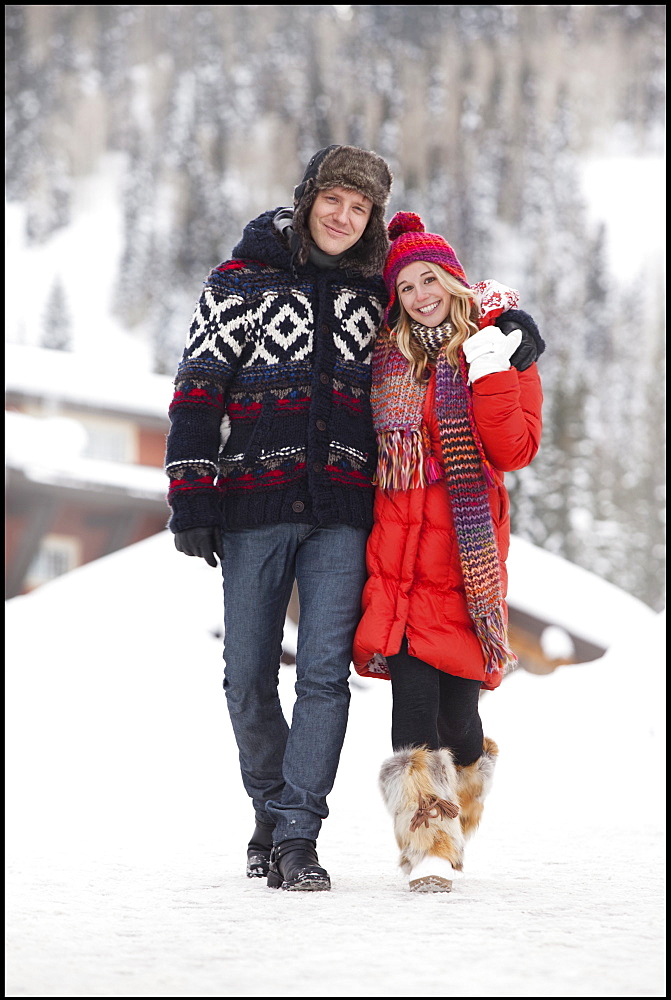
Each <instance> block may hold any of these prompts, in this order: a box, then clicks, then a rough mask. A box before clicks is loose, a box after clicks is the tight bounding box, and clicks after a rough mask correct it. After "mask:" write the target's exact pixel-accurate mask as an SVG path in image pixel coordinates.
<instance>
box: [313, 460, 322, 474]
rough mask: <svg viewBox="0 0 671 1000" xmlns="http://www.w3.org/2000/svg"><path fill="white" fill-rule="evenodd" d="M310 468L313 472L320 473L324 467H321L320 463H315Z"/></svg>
mask: <svg viewBox="0 0 671 1000" xmlns="http://www.w3.org/2000/svg"><path fill="white" fill-rule="evenodd" d="M312 468H313V469H314V471H315V472H322V471H323V469H324V466H323V465H322V463H321V462H315V463H314V465H313V466H312Z"/></svg>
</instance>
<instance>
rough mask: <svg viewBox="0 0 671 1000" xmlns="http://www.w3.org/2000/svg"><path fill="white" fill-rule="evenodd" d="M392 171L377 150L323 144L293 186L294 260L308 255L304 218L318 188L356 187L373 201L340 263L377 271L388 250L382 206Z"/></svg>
mask: <svg viewBox="0 0 671 1000" xmlns="http://www.w3.org/2000/svg"><path fill="white" fill-rule="evenodd" d="M391 183H392V175H391V171H390V169H389V167H388V166H387V164H386V162H385V161H384V160H383V159H382V157H381V156H378V155H377V153H372V152H369V151H368V150H367V149H359V147H358V146H339V145H332V146H325V147H324V149H320V150H318V152H316V153H315V154H314V156H313V157H312V159H311V160H310V162H309V163H308V165H307V167H306V169H305V173H304V175H303V179H302V181H301V183H300V184H298V185H297V187H296V188H295V189H294V215H293V230H294V233H295V234H296V236H297V237H298V239H299V241H300V250H299V253H298V262H299V263H301V264H304V263H305V261H306V260H307V258H308V252H309V246H310V231H309V228H308V219H309V216H310V211H311V209H312V206H313V204H314V201H315V198H316V197H317V192H318V191H326V190H328V188H333V187H344V188H348V189H349V190H351V191H358V192H359V194H363V195H365V196H366V197H367V198H370V200H371V201H372V202H373V209H372V212H371V215H370V219H369V220H368V225H367V226H366V230H365V232H364V234H363V236H362V237H361V239H360V240H359V241H358V242H357V243H355V244H354V246H353V247H350V249H349V250H348V251H347V252H346V253H345V255H344V258H343V266H344V267H355V268H357V269H358V270H360V271H362V272H363V273H364V274H366V275H372V274H381V273H382V268H383V266H384V262H385V259H386V256H387V252H388V250H389V236H388V234H387V227H386V225H385V221H384V210H385V208H386V207H387V202H388V201H389V194H390V191H391Z"/></svg>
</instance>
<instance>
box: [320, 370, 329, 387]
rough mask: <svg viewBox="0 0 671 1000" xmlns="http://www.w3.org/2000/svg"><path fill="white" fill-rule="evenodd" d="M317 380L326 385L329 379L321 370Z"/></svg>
mask: <svg viewBox="0 0 671 1000" xmlns="http://www.w3.org/2000/svg"><path fill="white" fill-rule="evenodd" d="M319 381H320V382H321V383H322V385H328V384H329V382H330V381H331V379H330V378H329V377H328V375H327V374H326V372H322V373H321V375H320V376H319Z"/></svg>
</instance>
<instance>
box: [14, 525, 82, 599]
mask: <svg viewBox="0 0 671 1000" xmlns="http://www.w3.org/2000/svg"><path fill="white" fill-rule="evenodd" d="M80 563H81V545H80V542H79V539H78V538H73V537H72V536H70V535H45V536H44V538H43V539H42V541H41V542H40V547H39V549H38V552H37V555H36V556H35V558H34V559H33V562H32V565H31V567H30V569H29V570H28V574H27V576H26V586H27V587H29V588H33V587H39V586H40V585H41V584H43V583H48V581H49V580H55V579H56V577H57V576H62V575H63V573H69V571H70V570H71V569H75V568H76V567H77V566H79V565H80Z"/></svg>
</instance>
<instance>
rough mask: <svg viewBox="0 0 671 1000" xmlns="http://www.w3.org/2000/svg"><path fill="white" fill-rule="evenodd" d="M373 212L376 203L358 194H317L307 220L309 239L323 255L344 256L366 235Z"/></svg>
mask: <svg viewBox="0 0 671 1000" xmlns="http://www.w3.org/2000/svg"><path fill="white" fill-rule="evenodd" d="M372 210H373V202H372V201H371V200H370V198H367V197H366V196H365V195H364V194H359V192H358V191H351V190H350V189H349V188H343V187H333V188H328V189H327V190H326V191H318V192H317V197H316V198H315V202H314V205H313V206H312V209H311V210H310V216H309V219H308V228H309V230H310V236H311V237H312V239H313V240H314V242H315V243H316V244H317V246H318V247H319V249H320V250H323V251H324V253H328V254H332V255H334V254H339V253H344V252H345V250H349V248H350V247H353V246H354V244H355V243H356V242H357V240H359V239H361V237H362V236H363V232H364V229H365V228H366V226H367V225H368V220H369V219H370V213H371V212H372Z"/></svg>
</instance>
